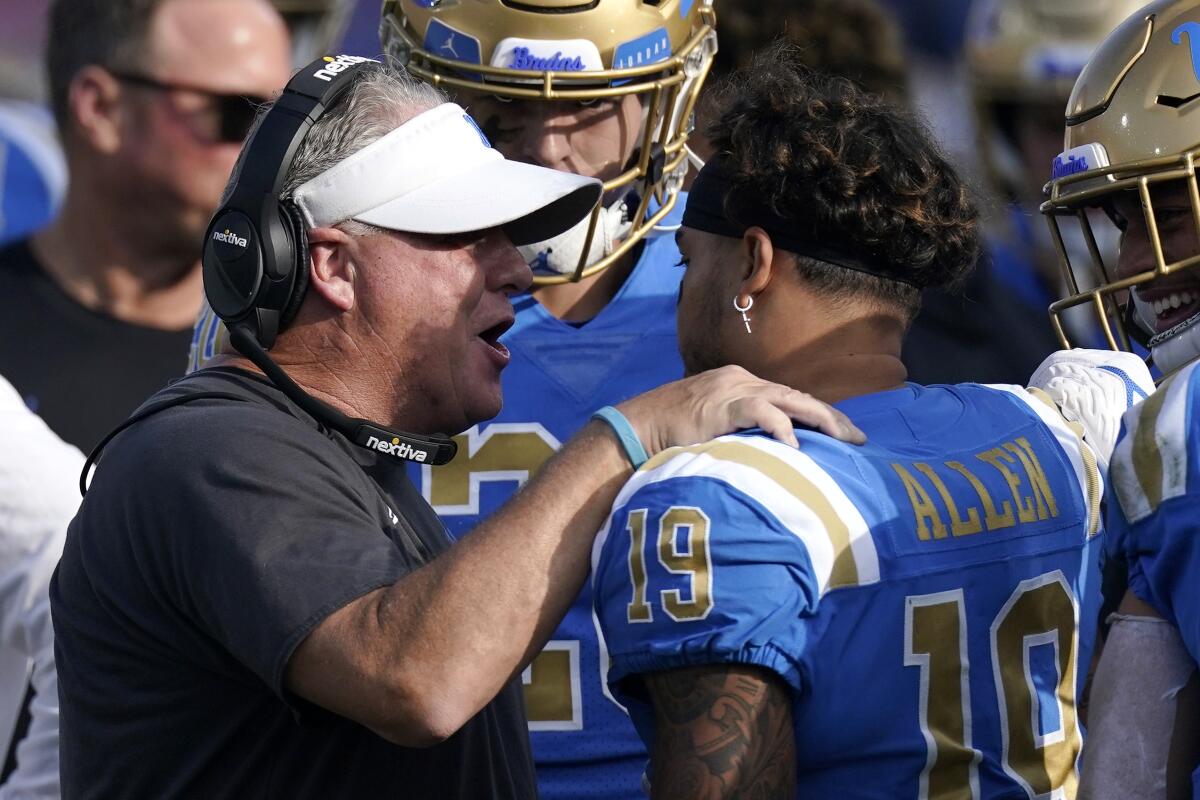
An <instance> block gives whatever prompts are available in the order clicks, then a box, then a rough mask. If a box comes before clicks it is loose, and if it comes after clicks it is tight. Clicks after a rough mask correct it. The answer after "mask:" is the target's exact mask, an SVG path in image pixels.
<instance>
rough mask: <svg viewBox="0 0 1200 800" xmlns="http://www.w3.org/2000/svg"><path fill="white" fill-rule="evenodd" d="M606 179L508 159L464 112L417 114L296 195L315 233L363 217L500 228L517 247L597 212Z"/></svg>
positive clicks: (397, 225)
mask: <svg viewBox="0 0 1200 800" xmlns="http://www.w3.org/2000/svg"><path fill="white" fill-rule="evenodd" d="M600 192H601V183H600V181H597V180H595V179H592V178H584V177H581V176H579V175H574V174H572V173H569V172H561V171H559V170H553V169H546V168H545V167H538V166H534V165H532V164H523V163H520V162H517V161H508V160H506V159H505V158H504V157H503V156H502V155H500V153H499V151H497V150H495V149H493V148H492V146H491V145H490V144H489V143H488V141H487V138H486V137H485V136H484V135H483V132H482V131H481V130H480V129H479V126H478V125H476V124H475V121H474V120H473V119H471V117H470V116H469V115H468V114H467V112H466V111H464V110H463V109H462V108H461V107H460V106H458V105H455V104H454V103H443V104H442V105H440V106H437V107H436V108H432V109H430V110H429V111H426V112H424V113H422V114H419V115H417V116H415V117H413V118H412V119H410V120H409V121H408V122H406V123H404V124H403V125H401V126H400V127H398V128H396V129H395V130H394V131H392V132H391V133H389V134H387V135H386V136H384V137H383V138H381V139H379V140H377V141H375V142H373V143H371V144H369V145H367V146H366V147H364V148H363V149H362V150H359V151H358V152H357V153H355V154H353V155H352V156H350V157H349V158H347V159H346V160H345V161H341V162H338V163H337V164H335V165H334V166H332V167H330V168H329V169H327V170H326V171H325V172H322V173H321V174H320V175H318V176H317V177H315V178H313V179H312V180H310V181H308V182H307V183H305V184H303V185H302V186H300V187H299V188H298V189H296V192H295V195H294V197H293V201H294V202H295V204H296V206H297V207H298V208H299V209H300V212H301V214H303V215H304V222H305V223H306V224H307V225H308V227H310V228H320V227H325V226H329V225H333V224H335V223H338V222H343V221H345V220H350V219H353V220H358V221H359V222H365V223H367V224H369V225H377V226H379V227H381V228H388V229H389V230H395V231H405V232H408V233H429V234H446V233H466V232H468V231H480V230H486V229H488V228H495V227H503V228H504V231H505V233H507V234H508V238H509V239H511V240H512V242H513V244H517V245H522V244H529V243H531V242H538V241H542V240H543V239H549V238H552V237H554V236H557V235H558V234H560V233H562V232H563V231H565V230H569V229H570V228H571V227H572V226H574V225H576V224H577V223H578V222H579V221H580V220H582V219H583V218H584V217H586V216H587V215H588V214H589V213H591V211H592V209H593V208H594V207H595V205H596V203H597V202H598V201H599V199H600Z"/></svg>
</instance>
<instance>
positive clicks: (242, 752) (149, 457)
mask: <svg viewBox="0 0 1200 800" xmlns="http://www.w3.org/2000/svg"><path fill="white" fill-rule="evenodd" d="M201 391H220V392H231V393H234V394H237V395H238V396H239V397H244V398H246V400H245V401H238V400H218V399H197V400H194V401H191V402H188V403H186V404H184V405H180V406H176V407H173V408H170V409H167V410H164V411H161V412H158V413H156V414H154V415H152V416H150V417H148V418H147V419H145V420H143V421H141V422H138V423H136V424H134V425H133V426H132V427H131V428H129V429H128V430H127V431H125V432H124V433H122V434H120V435H119V436H118V437H117V438H116V439H114V440H113V442H112V443H111V444H110V445H109V447H108V448H107V449H106V450H105V452H104V455H103V460H102V461H101V464H100V466H99V468H98V469H97V470H96V473H95V475H94V477H93V480H92V484H91V490H90V491H89V492H88V495H87V497H86V498H85V499H84V502H83V505H82V506H81V509H80V513H79V516H78V517H76V519H75V521H74V522H73V523H72V524H71V527H70V529H69V531H68V534H67V541H66V547H65V549H64V552H63V557H62V561H61V562H60V564H59V567H58V570H57V571H56V572H55V575H54V578H53V580H52V582H51V589H50V598H51V609H52V613H53V619H54V626H55V630H56V642H55V654H56V656H57V659H58V670H59V684H58V685H59V695H60V697H61V699H62V708H61V719H60V722H61V727H60V752H61V756H62V789H63V796H64V797H66V798H76V797H106V798H107V797H139V798H140V797H203V798H221V797H238V798H241V797H259V798H275V797H278V798H307V797H314V798H328V797H347V798H361V797H389V798H400V797H404V798H438V800H443V799H445V800H450V799H452V798H522V799H523V798H530V797H535V796H536V787H535V781H534V773H533V761H532V757H531V755H530V750H529V739H528V736H527V733H526V723H525V714H524V708H523V703H522V697H521V694H520V685H519V683H518V682H516V681H514V682H512V683H510V684H509V685H508V686H507V687H506V688H505V689H504V691H502V692H501V693H500V695H499V696H498V697H497V698H496V699H495V700H493V701H492V703H491V704H490V705H488V706H487V707H486V708H484V709H483V711H481V712H480V713H479V714H478V715H476V716H475V717H474V718H473V719H472V720H471V721H470V722H468V723H467V724H466V726H464V727H463V728H462V730H460V731H459V732H458V733H457V734H455V735H454V736H453V737H451V738H450V739H448V740H447V741H445V742H443V743H442V744H439V745H436V746H434V747H430V748H425V749H408V748H402V747H398V746H396V745H393V744H390V743H389V742H387V741H385V740H384V739H382V738H380V737H379V736H377V735H375V734H374V733H372V732H371V731H369V730H367V729H366V728H364V727H362V726H360V725H358V724H357V723H354V722H352V721H350V720H347V719H345V718H342V717H338V716H335V715H333V714H331V713H328V712H325V711H323V710H322V709H319V708H316V707H315V706H312V705H310V704H307V703H305V702H304V701H303V700H301V699H300V698H298V697H296V696H294V695H291V694H289V693H288V692H287V691H286V690H285V689H284V686H283V675H284V668H285V666H286V664H287V662H288V659H289V657H290V656H291V653H292V652H293V650H294V649H295V648H296V646H297V645H298V644H299V643H300V642H301V641H303V639H304V638H305V637H306V636H307V635H308V634H309V633H310V632H311V631H312V630H313V629H314V628H315V627H316V626H317V625H318V624H319V623H320V622H321V621H322V620H324V619H325V618H326V617H328V616H329V615H330V614H331V613H332V612H334V611H336V610H337V609H339V608H341V607H342V606H344V605H346V604H347V603H349V602H350V601H352V600H354V599H356V598H358V597H361V596H362V595H364V594H366V593H368V592H370V591H372V590H374V589H377V588H379V587H382V586H387V585H389V584H392V583H394V582H395V581H396V580H397V579H398V578H400V577H401V576H403V575H404V574H406V573H408V572H410V571H411V570H413V569H415V568H417V567H418V566H420V565H421V564H422V563H424V562H426V561H428V560H429V559H430V558H432V557H433V556H435V555H436V554H437V553H439V552H442V551H444V550H445V549H446V548H447V547H449V541H450V540H449V538H448V536H447V534H446V532H445V528H444V527H443V526H442V524H441V523H440V521H439V520H438V518H437V516H436V515H435V514H434V512H433V509H431V508H430V507H429V505H428V504H427V503H426V502H425V501H424V500H423V499H422V498H421V497H420V495H419V494H417V492H416V490H415V489H414V488H413V486H412V484H411V483H409V481H408V479H407V477H406V475H405V471H404V469H403V467H401V466H397V465H395V464H393V463H390V462H389V463H382V462H380V463H376V460H375V456H374V455H373V454H371V453H369V452H367V451H365V450H362V449H360V448H357V447H354V446H353V445H351V444H349V443H348V442H347V441H346V440H345V439H344V438H342V437H341V436H340V435H337V434H330V433H324V432H322V431H321V430H320V429H319V428H318V426H317V423H316V422H315V421H314V420H313V419H312V418H311V417H309V416H308V415H306V414H305V413H304V412H303V411H301V410H300V409H299V408H297V407H296V406H295V405H293V404H292V403H291V402H290V401H288V400H287V399H286V398H285V397H284V396H283V395H282V394H281V393H280V392H279V391H278V390H277V389H275V388H274V387H273V386H271V385H270V384H268V383H266V382H265V381H263V380H259V379H257V378H254V377H252V376H250V375H249V374H248V373H244V372H240V371H237V370H232V369H209V370H203V371H201V372H198V373H195V374H193V375H191V376H189V377H187V378H184V379H182V380H180V381H178V382H176V383H175V384H173V385H172V386H171V387H169V388H168V389H166V390H164V391H163V392H160V393H159V394H158V395H156V397H155V398H152V400H151V401H150V402H154V401H157V400H160V399H163V398H168V397H175V396H178V395H181V394H184V393H196V392H201Z"/></svg>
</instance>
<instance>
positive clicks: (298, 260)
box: [279, 202, 311, 331]
mask: <svg viewBox="0 0 1200 800" xmlns="http://www.w3.org/2000/svg"><path fill="white" fill-rule="evenodd" d="M279 216H280V217H282V218H283V223H284V227H285V229H286V230H287V232H288V235H289V236H290V237H291V240H292V258H293V259H294V263H293V264H292V271H293V273H294V274H295V278H294V279H293V281H292V291H291V294H290V295H289V296H288V301H287V304H286V305H285V306H284V308H283V313H281V314H280V316H279V329H280V330H281V331H282V330H283V329H284V328H286V327H287V326H288V324H289V323H291V321H292V320H293V319H295V317H296V314H298V313H299V312H300V306H301V304H303V303H304V296H305V295H306V294H307V293H308V279H309V268H310V266H311V265H310V263H309V258H308V233H307V230H306V229H305V227H304V218H303V217H302V216H301V215H300V210H299V209H298V208H296V207H295V206H294V205H292V204H291V203H288V202H283V203H280V204H279Z"/></svg>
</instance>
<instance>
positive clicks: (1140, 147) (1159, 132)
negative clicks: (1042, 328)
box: [1042, 0, 1200, 375]
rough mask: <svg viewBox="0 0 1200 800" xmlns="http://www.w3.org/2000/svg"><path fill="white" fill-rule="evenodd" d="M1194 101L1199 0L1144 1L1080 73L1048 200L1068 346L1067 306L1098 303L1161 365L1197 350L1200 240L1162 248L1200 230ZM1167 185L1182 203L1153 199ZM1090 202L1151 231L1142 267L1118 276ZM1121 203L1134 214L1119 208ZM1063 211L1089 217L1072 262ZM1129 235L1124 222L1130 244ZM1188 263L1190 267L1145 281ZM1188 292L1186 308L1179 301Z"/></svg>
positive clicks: (1197, 96)
mask: <svg viewBox="0 0 1200 800" xmlns="http://www.w3.org/2000/svg"><path fill="white" fill-rule="evenodd" d="M1198 101H1200V2H1198V1H1197V0H1158V2H1154V3H1151V4H1150V5H1147V6H1145V7H1144V8H1143V9H1142V10H1140V11H1138V12H1137V13H1136V14H1134V15H1133V16H1132V17H1130V18H1129V19H1127V20H1126V21H1125V22H1124V23H1123V24H1122V25H1121V26H1120V27H1118V28H1117V29H1116V30H1115V31H1114V32H1113V33H1112V35H1110V36H1109V37H1108V38H1107V39H1105V41H1104V42H1103V44H1102V45H1101V46H1100V47H1099V49H1098V50H1097V51H1096V53H1095V55H1094V56H1093V57H1092V58H1091V60H1090V61H1089V62H1088V64H1087V66H1086V67H1085V68H1084V70H1083V72H1082V74H1081V75H1080V76H1079V79H1078V81H1077V82H1076V83H1075V88H1074V90H1073V91H1072V92H1071V97H1070V101H1069V102H1068V105H1067V110H1066V113H1067V117H1066V123H1067V128H1066V137H1065V141H1064V152H1063V153H1062V154H1061V155H1060V156H1059V157H1058V158H1056V159H1055V160H1054V165H1053V173H1052V178H1051V181H1050V183H1049V184H1047V187H1046V190H1047V193H1048V194H1049V200H1047V201H1046V202H1045V203H1044V204H1043V205H1042V212H1043V213H1044V214H1045V215H1046V216H1047V219H1048V222H1049V224H1050V232H1051V235H1052V236H1053V238H1054V242H1055V245H1056V247H1057V249H1058V254H1059V261H1060V265H1061V267H1062V270H1063V276H1064V278H1065V279H1066V281H1067V285H1068V296H1066V297H1065V298H1064V299H1062V300H1059V301H1058V302H1056V303H1054V304H1053V305H1051V307H1050V313H1051V317H1052V318H1053V321H1054V327H1055V329H1056V331H1057V333H1058V336H1059V338H1060V339H1061V340H1062V343H1063V345H1064V346H1066V347H1070V346H1071V345H1072V343H1071V342H1070V338H1069V336H1068V334H1067V328H1066V327H1064V324H1063V317H1064V314H1065V313H1066V312H1067V311H1068V310H1069V309H1073V308H1077V307H1084V306H1090V307H1091V308H1092V310H1093V311H1094V313H1095V315H1096V317H1097V318H1098V320H1099V323H1100V325H1101V329H1102V330H1103V332H1104V335H1105V337H1106V338H1107V340H1108V344H1109V346H1110V347H1112V348H1113V349H1130V347H1131V345H1130V337H1131V336H1132V337H1133V338H1134V339H1135V340H1136V341H1138V342H1139V343H1141V344H1143V345H1144V346H1147V347H1149V348H1150V350H1151V353H1152V355H1153V358H1154V362H1155V364H1156V366H1157V367H1158V368H1159V370H1160V371H1161V372H1162V373H1163V374H1164V375H1165V374H1169V373H1170V372H1173V371H1175V370H1176V369H1178V368H1179V367H1181V366H1183V365H1184V364H1186V363H1187V362H1189V361H1191V360H1193V359H1194V358H1196V356H1197V355H1198V354H1200V325H1197V324H1196V323H1197V321H1200V313H1196V309H1197V308H1200V305H1196V304H1197V303H1200V292H1195V293H1194V294H1195V296H1194V297H1193V293H1192V292H1191V291H1190V290H1189V286H1190V283H1189V279H1191V280H1198V279H1200V272H1195V271H1194V267H1195V266H1196V265H1197V264H1198V263H1200V246H1198V245H1195V244H1192V245H1189V246H1188V247H1184V248H1182V249H1183V250H1184V251H1185V252H1179V250H1180V249H1181V248H1179V247H1178V246H1177V245H1176V246H1175V252H1172V253H1171V259H1170V260H1169V259H1168V257H1167V255H1166V253H1165V252H1164V251H1165V249H1171V247H1167V248H1164V244H1165V243H1167V237H1168V236H1171V237H1172V238H1171V241H1172V242H1178V241H1180V237H1181V236H1182V238H1183V240H1184V241H1190V242H1193V243H1194V242H1196V241H1197V240H1198V239H1197V235H1198V234H1200V191H1198V189H1197V180H1196V160H1197V158H1198V157H1200V102H1198ZM1165 193H1169V194H1171V195H1172V196H1173V197H1175V198H1178V199H1177V200H1176V201H1174V205H1177V206H1178V208H1172V209H1166V208H1156V198H1161V197H1163V195H1164V194H1165ZM1089 208H1101V209H1104V210H1105V211H1106V212H1107V213H1108V214H1109V216H1110V218H1112V219H1113V221H1114V222H1115V223H1116V224H1117V225H1118V227H1121V228H1122V230H1125V229H1126V228H1127V227H1128V226H1132V225H1137V226H1139V227H1138V228H1137V230H1138V232H1139V237H1140V239H1139V240H1144V241H1145V242H1146V244H1145V247H1146V250H1147V253H1146V258H1147V260H1152V261H1153V264H1152V265H1149V264H1147V266H1148V268H1147V269H1143V270H1141V271H1139V272H1137V274H1126V275H1118V274H1117V272H1116V265H1115V264H1112V263H1109V264H1106V263H1104V258H1103V257H1102V255H1101V253H1100V251H1099V248H1098V247H1097V246H1096V236H1095V233H1094V231H1093V228H1092V225H1093V219H1094V216H1092V217H1090V216H1089V215H1088V213H1087V211H1088V209H1089ZM1121 208H1124V209H1127V210H1131V211H1132V213H1131V214H1123V213H1122V212H1120V211H1119V210H1118V209H1121ZM1064 222H1066V223H1067V224H1078V225H1079V226H1081V228H1082V231H1083V236H1084V240H1085V241H1086V242H1087V245H1088V252H1089V255H1090V258H1088V259H1085V260H1086V261H1087V263H1073V262H1072V259H1071V258H1070V257H1069V256H1068V254H1067V249H1066V248H1065V247H1064V245H1063V231H1062V228H1061V225H1062V224H1063V223H1064ZM1142 225H1144V228H1142V227H1140V226H1142ZM1166 226H1170V227H1166ZM1129 230H1133V229H1132V228H1129ZM1130 241H1131V239H1130V234H1129V233H1128V232H1127V233H1126V239H1125V241H1124V243H1123V246H1124V247H1129V246H1130ZM1123 269H1124V270H1125V271H1127V272H1128V271H1129V268H1128V267H1124V268H1123ZM1185 271H1190V272H1189V273H1188V274H1185V275H1181V276H1179V277H1177V278H1175V279H1172V280H1165V281H1164V282H1163V283H1161V284H1158V285H1157V286H1156V287H1150V286H1149V284H1150V283H1151V282H1154V281H1159V280H1161V279H1166V278H1168V277H1169V276H1172V275H1178V274H1179V273H1184V272H1185ZM1197 285H1200V280H1198V284H1197ZM1162 287H1171V288H1172V289H1173V290H1174V292H1173V295H1172V296H1167V295H1164V296H1163V297H1162V298H1158V299H1156V300H1155V301H1154V307H1153V309H1150V297H1151V296H1153V295H1156V294H1162V293H1163V292H1162V291H1161V289H1162ZM1143 293H1144V294H1143ZM1180 295H1182V307H1181V302H1176V301H1179V300H1180ZM1139 306H1140V307H1139ZM1148 317H1149V319H1148ZM1156 320H1157V322H1156Z"/></svg>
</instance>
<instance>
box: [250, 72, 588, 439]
mask: <svg viewBox="0 0 1200 800" xmlns="http://www.w3.org/2000/svg"><path fill="white" fill-rule="evenodd" d="M599 193H600V184H599V182H598V181H595V180H590V179H586V178H581V177H579V176H576V175H570V174H567V173H563V172H556V171H553V170H548V169H543V168H540V167H535V166H532V165H529V164H521V163H516V162H511V161H506V160H505V159H504V158H503V157H502V156H501V155H500V154H499V152H497V151H496V150H494V149H492V148H491V146H490V145H489V143H488V142H487V140H486V138H485V137H484V136H483V134H482V133H481V132H480V130H479V128H478V127H477V126H476V125H475V123H474V121H473V120H472V119H471V118H470V117H469V116H468V115H467V114H466V113H465V112H464V111H463V109H461V108H460V107H458V106H457V105H454V104H451V103H447V102H445V98H444V97H443V96H442V95H441V93H439V92H438V91H437V90H435V89H432V88H431V87H428V86H425V85H423V84H420V83H418V82H416V81H414V80H411V79H409V78H408V77H407V76H404V75H400V74H397V73H395V72H392V71H389V70H386V69H383V68H375V67H371V68H370V69H368V70H367V71H366V72H365V73H364V74H362V75H361V76H360V77H358V78H356V80H355V85H354V86H352V87H351V88H350V89H349V90H348V91H347V93H346V95H344V96H343V97H342V98H340V99H339V100H338V101H337V102H336V103H335V104H334V105H333V106H332V107H331V108H330V109H329V110H328V111H327V112H325V114H323V115H322V116H321V118H320V119H319V120H317V122H315V123H314V124H313V126H312V128H311V129H310V130H309V132H308V134H307V135H306V136H305V138H304V140H303V142H302V143H301V144H300V146H299V147H298V148H297V151H296V154H295V156H294V157H293V159H292V163H291V167H290V168H289V170H288V172H287V175H286V177H285V179H284V183H283V188H282V190H281V193H280V196H281V199H283V200H284V201H287V202H291V203H293V204H294V205H295V207H296V210H297V215H298V217H299V218H300V219H302V220H303V224H304V227H305V229H306V231H307V238H308V252H309V256H310V262H311V270H310V278H309V288H308V291H307V294H306V296H305V299H304V301H303V304H302V305H301V307H300V310H299V313H298V314H297V316H296V318H295V321H294V322H293V323H292V324H291V325H290V326H289V327H288V328H286V329H285V330H284V331H283V332H282V333H280V335H279V337H278V338H277V339H276V341H275V345H274V347H273V354H274V356H275V359H276V360H277V361H278V362H279V363H280V364H281V365H284V366H286V367H287V368H288V371H289V372H290V373H291V374H292V376H293V377H294V378H295V379H296V380H297V382H298V383H300V384H301V385H304V386H306V388H308V390H309V391H310V392H312V393H314V394H316V395H318V396H320V397H321V398H322V399H324V400H326V401H328V402H331V403H333V404H334V405H340V406H342V408H343V410H348V411H351V412H353V413H354V414H355V415H357V416H361V417H365V418H367V419H374V420H379V421H381V422H385V424H389V423H390V424H393V425H399V426H402V427H404V428H405V429H406V430H411V431H414V432H418V433H421V432H434V431H460V430H463V429H465V428H467V427H469V426H470V425H472V424H474V423H475V422H478V421H481V420H484V419H488V418H490V417H493V416H495V415H496V414H497V413H499V411H500V407H501V399H502V398H501V392H500V372H501V370H502V369H503V368H504V366H505V365H506V364H507V363H508V359H509V354H508V350H507V348H506V347H505V346H504V345H503V344H501V343H500V341H499V337H500V335H501V334H503V333H504V332H505V331H506V330H507V329H508V328H509V327H510V326H511V325H512V322H513V309H512V305H511V303H510V302H509V299H508V296H509V295H510V294H513V293H514V292H519V291H522V290H524V289H526V288H527V287H528V286H529V284H530V282H531V279H532V276H531V273H530V270H529V267H528V265H527V264H526V263H525V261H524V259H522V258H521V257H520V255H519V254H518V252H517V250H516V247H515V246H514V243H517V244H521V243H524V242H529V241H536V240H538V239H539V238H540V237H545V236H546V235H547V234H549V235H555V234H557V233H558V232H561V231H562V230H564V229H566V228H568V227H570V226H571V225H574V224H576V223H577V222H578V221H579V220H580V219H583V218H584V217H585V216H586V215H587V214H588V213H589V212H590V211H591V209H592V207H593V206H594V204H595V202H596V200H597V199H598V197H599Z"/></svg>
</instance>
